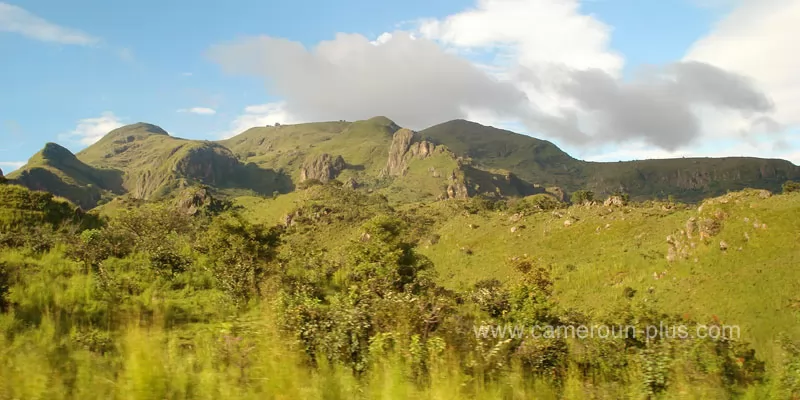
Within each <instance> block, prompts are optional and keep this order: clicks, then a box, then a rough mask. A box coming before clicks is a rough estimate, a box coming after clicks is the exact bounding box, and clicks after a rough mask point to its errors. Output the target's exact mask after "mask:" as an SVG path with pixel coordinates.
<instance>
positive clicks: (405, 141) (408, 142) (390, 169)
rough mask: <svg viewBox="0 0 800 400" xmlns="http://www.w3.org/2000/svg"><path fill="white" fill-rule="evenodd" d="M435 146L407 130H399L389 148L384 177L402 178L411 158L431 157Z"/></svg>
mask: <svg viewBox="0 0 800 400" xmlns="http://www.w3.org/2000/svg"><path fill="white" fill-rule="evenodd" d="M435 150H436V146H435V145H434V144H433V143H431V142H429V141H427V140H419V137H418V136H417V135H416V134H415V133H414V132H413V131H411V130H409V129H405V128H403V129H400V130H398V131H397V132H395V133H394V136H393V137H392V144H391V145H390V146H389V159H388V161H387V162H386V167H385V168H384V170H383V174H384V175H389V176H402V175H405V173H406V170H408V162H409V160H410V159H411V158H413V157H416V158H418V159H424V158H427V157H429V156H431V155H432V154H433V153H434V151H435Z"/></svg>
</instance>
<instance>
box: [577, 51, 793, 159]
mask: <svg viewBox="0 0 800 400" xmlns="http://www.w3.org/2000/svg"><path fill="white" fill-rule="evenodd" d="M570 75H571V77H572V79H571V80H570V82H568V83H567V84H566V85H565V86H564V89H563V90H564V92H565V93H567V94H569V95H570V96H571V97H572V98H574V99H576V100H577V102H578V104H579V106H580V107H581V108H582V109H583V110H587V111H589V112H593V113H595V117H596V119H597V121H598V125H597V130H596V131H595V132H594V135H593V136H592V138H593V139H594V140H600V141H608V140H611V141H616V142H621V141H626V140H630V139H642V140H643V141H644V142H645V143H648V144H651V145H655V146H657V147H659V148H661V149H665V150H669V151H674V150H676V149H678V148H680V147H682V146H684V145H686V144H689V143H691V142H692V141H693V140H695V139H696V138H697V137H699V136H700V135H701V133H702V130H701V128H702V121H700V119H699V117H698V115H697V114H696V112H695V111H694V107H695V106H708V107H711V108H716V109H722V110H734V111H739V112H741V113H745V114H746V115H752V116H754V117H753V118H752V119H749V121H750V124H751V128H752V130H754V131H755V130H767V131H774V130H776V129H779V124H778V123H777V122H775V121H774V120H773V119H772V118H771V117H769V116H768V115H765V114H764V113H768V112H770V111H772V109H773V104H772V102H771V101H770V99H769V98H768V97H767V96H766V95H765V94H764V93H763V92H761V91H760V90H758V89H757V88H756V87H755V86H754V85H753V84H752V82H750V81H749V80H748V79H747V78H746V77H743V76H740V75H737V74H734V73H731V72H727V71H724V70H722V69H720V68H717V67H714V66H711V65H708V64H703V63H699V62H679V63H674V64H670V65H667V66H662V67H660V68H654V69H649V70H648V71H647V73H646V74H644V76H643V77H641V78H640V79H636V80H633V81H630V82H623V81H619V80H616V79H614V78H613V77H612V76H611V75H609V74H608V73H607V72H604V71H601V70H597V69H592V70H583V71H571V72H570Z"/></svg>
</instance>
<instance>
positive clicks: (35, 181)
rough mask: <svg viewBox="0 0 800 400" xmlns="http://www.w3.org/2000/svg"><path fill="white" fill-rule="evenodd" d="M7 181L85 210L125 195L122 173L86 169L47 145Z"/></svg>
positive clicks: (60, 149) (55, 146)
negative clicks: (59, 197)
mask: <svg viewBox="0 0 800 400" xmlns="http://www.w3.org/2000/svg"><path fill="white" fill-rule="evenodd" d="M8 178H9V179H11V180H13V181H15V182H16V183H19V184H22V185H24V186H27V187H29V188H31V189H34V190H46V191H48V192H50V193H53V194H55V195H57V196H61V197H65V198H67V199H69V200H71V201H73V202H75V203H76V204H78V205H79V206H81V207H83V208H86V209H88V208H92V207H94V206H95V205H96V204H97V203H98V202H100V201H101V200H103V199H109V198H111V197H113V196H115V195H120V194H122V193H124V190H123V188H122V172H121V171H119V170H116V169H112V168H95V167H92V166H90V165H87V164H85V163H83V162H81V161H80V160H79V159H78V158H77V157H75V155H74V154H72V153H71V152H70V151H69V150H67V149H65V148H64V147H61V146H59V145H58V144H55V143H47V144H46V145H45V146H44V148H43V149H42V150H41V151H39V152H38V153H36V154H35V155H33V157H31V158H30V159H29V160H28V162H27V163H26V164H25V165H24V166H23V167H22V168H20V169H18V170H16V171H14V172H12V173H11V174H9V176H8Z"/></svg>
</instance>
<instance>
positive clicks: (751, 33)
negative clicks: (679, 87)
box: [685, 0, 800, 125]
mask: <svg viewBox="0 0 800 400" xmlns="http://www.w3.org/2000/svg"><path fill="white" fill-rule="evenodd" d="M737 4H738V7H736V8H735V9H734V10H733V11H732V12H730V13H729V14H728V15H727V16H725V17H724V18H722V20H721V21H720V22H719V23H717V24H716V26H715V27H714V28H713V29H712V31H711V33H709V34H708V35H707V36H706V37H704V38H702V39H700V40H698V41H697V42H696V43H694V45H693V46H692V48H691V49H690V51H689V52H688V53H687V55H686V58H685V59H686V60H695V61H702V62H706V63H709V64H713V65H716V66H718V67H720V68H725V69H727V70H730V71H734V72H737V73H739V74H742V75H746V76H749V77H752V78H753V79H754V80H755V81H756V82H757V84H758V85H759V86H760V87H762V88H763V89H764V90H765V91H766V92H767V93H769V94H770V96H771V98H772V100H773V101H774V102H775V119H777V120H778V121H779V122H781V123H783V124H786V125H800V74H798V72H797V71H800V53H798V52H797V51H796V48H797V40H796V38H797V37H800V24H798V21H800V2H799V1H793V0H759V1H754V0H747V1H739V2H738V3H737Z"/></svg>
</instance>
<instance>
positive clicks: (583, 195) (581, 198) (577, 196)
mask: <svg viewBox="0 0 800 400" xmlns="http://www.w3.org/2000/svg"><path fill="white" fill-rule="evenodd" d="M593 200H594V192H592V191H591V190H578V191H575V192H574V193H572V196H570V201H571V202H572V204H583V203H587V202H591V201H593Z"/></svg>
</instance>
